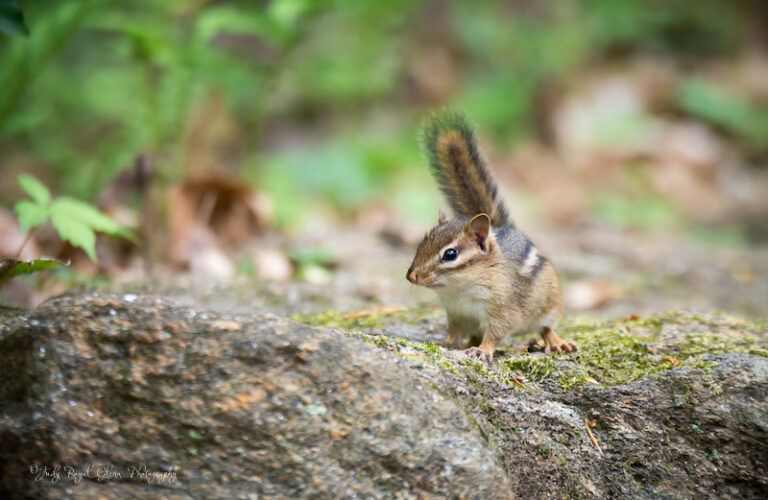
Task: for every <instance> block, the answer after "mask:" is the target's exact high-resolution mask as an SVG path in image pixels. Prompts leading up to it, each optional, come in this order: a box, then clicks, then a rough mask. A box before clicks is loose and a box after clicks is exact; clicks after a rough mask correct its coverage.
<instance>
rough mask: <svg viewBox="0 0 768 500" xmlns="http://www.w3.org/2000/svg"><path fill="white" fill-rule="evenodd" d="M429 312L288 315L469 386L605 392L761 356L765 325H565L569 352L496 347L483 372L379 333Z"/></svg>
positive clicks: (666, 317)
mask: <svg viewBox="0 0 768 500" xmlns="http://www.w3.org/2000/svg"><path fill="white" fill-rule="evenodd" d="M424 314H426V315H427V316H428V317H429V318H431V319H432V320H434V319H435V311H434V310H431V311H426V312H425V311H424V310H405V311H398V312H396V313H392V314H387V315H385V317H384V316H382V315H375V314H372V315H366V316H363V317H355V316H354V315H352V316H350V315H348V314H347V315H345V314H343V313H340V312H337V311H329V312H327V313H323V314H321V315H316V316H312V317H304V318H302V317H294V319H295V320H297V321H302V322H305V323H308V324H312V325H324V326H330V327H334V328H340V329H342V330H344V331H345V333H347V334H348V335H352V336H355V337H357V338H360V339H362V340H364V341H366V342H368V343H371V344H373V345H376V346H377V347H380V348H384V349H388V350H390V351H393V352H396V353H398V354H399V355H400V356H402V357H405V358H411V359H414V360H415V361H418V362H424V363H428V364H431V365H434V366H437V367H438V368H440V369H441V370H444V371H447V372H449V373H451V374H455V375H462V376H465V377H466V378H467V379H468V380H470V381H477V382H481V381H485V382H495V383H498V384H501V385H503V386H506V387H510V388H513V389H520V388H522V387H525V383H526V382H534V383H546V384H555V385H557V386H559V387H561V388H562V389H572V388H575V387H578V386H582V385H585V384H595V385H602V386H612V385H619V384H627V383H630V382H632V381H634V380H637V379H639V378H641V377H645V376H649V375H653V374H655V373H659V372H663V371H667V370H671V369H676V368H680V367H684V366H690V367H696V368H704V369H708V368H711V367H712V366H713V365H714V363H713V362H711V361H706V360H702V359H701V356H702V355H707V354H720V353H724V352H731V351H740V352H747V353H750V354H756V355H760V356H765V357H768V333H767V332H768V327H767V326H768V325H766V323H765V322H748V321H744V320H741V319H737V318H732V317H727V316H715V315H712V316H709V315H708V316H701V315H692V314H688V313H684V312H678V311H674V312H668V313H662V314H657V315H653V316H649V317H646V318H638V319H632V320H626V321H625V320H619V321H595V320H589V319H584V318H578V317H576V318H569V319H566V320H565V321H564V322H563V324H562V325H561V326H560V328H559V333H560V334H561V335H562V336H563V337H565V338H567V339H569V340H572V341H574V342H576V344H577V345H578V346H579V351H578V352H576V353H572V354H559V355H546V354H541V353H532V354H529V353H525V352H520V350H519V349H516V348H510V347H502V348H501V349H500V350H499V352H498V353H497V357H496V359H495V360H494V362H493V363H492V364H491V365H490V366H486V365H485V364H483V363H481V362H479V361H476V360H474V359H470V358H467V357H466V356H464V355H463V353H462V352H461V351H456V350H450V349H446V348H444V347H441V346H439V345H437V344H435V343H433V342H418V341H412V340H408V339H404V338H396V337H388V336H385V335H383V334H382V333H381V331H379V329H380V328H381V327H382V325H384V322H385V321H386V322H387V324H392V323H393V322H394V323H396V322H398V321H401V322H413V321H414V319H416V320H418V318H419V317H420V315H424Z"/></svg>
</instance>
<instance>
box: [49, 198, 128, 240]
mask: <svg viewBox="0 0 768 500" xmlns="http://www.w3.org/2000/svg"><path fill="white" fill-rule="evenodd" d="M51 213H53V214H59V215H60V216H63V217H64V218H65V219H71V220H75V221H78V222H80V223H81V224H83V225H85V226H87V227H89V228H90V229H92V230H94V231H101V232H102V233H107V234H111V235H120V236H126V237H130V236H131V232H130V231H129V230H128V229H127V228H126V227H124V226H122V225H120V224H118V223H117V222H115V220H113V219H112V218H111V217H109V216H108V215H106V214H104V213H103V212H100V211H99V210H98V209H97V208H96V207H94V206H93V205H90V204H88V203H86V202H84V201H80V200H78V199H76V198H70V197H69V196H61V197H59V198H56V199H55V200H54V201H53V203H52V204H51Z"/></svg>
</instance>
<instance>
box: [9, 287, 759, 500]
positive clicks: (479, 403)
mask: <svg viewBox="0 0 768 500" xmlns="http://www.w3.org/2000/svg"><path fill="white" fill-rule="evenodd" d="M397 321H400V322H403V323H405V322H406V321H405V319H404V318H399V319H398V320H397ZM676 321H677V322H676V323H675V322H672V321H670V322H669V324H665V322H664V321H655V322H654V323H653V325H652V326H653V328H654V329H655V330H654V331H656V332H657V333H656V337H654V341H653V343H652V344H648V345H646V344H644V343H642V342H640V341H638V340H636V339H635V337H638V338H643V339H645V338H646V337H644V336H643V335H645V334H646V333H647V332H645V330H644V329H643V328H645V327H641V326H640V325H638V326H637V327H633V328H632V329H630V328H626V327H621V332H620V334H621V335H618V338H619V339H620V340H621V341H622V342H628V340H627V339H630V340H631V341H632V343H630V344H627V345H628V346H629V347H627V348H628V349H630V350H635V351H636V350H638V349H641V350H642V352H643V354H642V356H641V355H640V354H638V357H637V359H635V360H633V363H634V364H632V365H631V366H632V369H633V370H635V369H638V370H639V368H637V367H638V366H640V367H642V368H643V369H644V370H647V371H648V373H649V374H641V375H637V373H640V372H637V373H635V372H632V376H631V377H629V378H628V380H629V379H631V380H632V381H631V382H629V383H623V382H622V383H616V384H610V383H597V381H595V380H593V379H592V377H593V376H594V377H599V375H598V374H600V373H603V372H600V371H599V369H600V366H599V365H596V364H595V363H596V361H595V360H596V359H598V358H599V356H598V354H600V355H602V354H604V353H607V354H609V355H612V356H614V357H616V356H617V353H622V352H623V351H620V350H611V348H605V347H601V348H598V345H597V343H595V344H593V345H592V346H589V345H582V348H583V350H582V351H581V353H580V354H578V355H569V356H561V357H558V358H552V357H545V356H543V355H539V354H537V355H527V354H509V353H507V354H501V355H500V357H499V359H497V360H496V361H495V362H494V365H493V366H492V367H491V368H490V369H488V368H486V367H484V366H483V365H482V364H480V363H477V362H475V361H472V360H468V359H466V358H465V357H462V356H461V353H457V352H452V351H451V352H449V351H446V350H444V349H442V348H438V347H436V346H435V345H434V344H430V343H425V342H414V341H412V340H411V341H409V340H405V339H403V338H402V337H398V335H397V333H398V332H402V331H411V330H414V329H416V330H424V331H428V332H430V333H429V334H428V335H427V337H428V338H432V337H434V338H437V337H438V332H437V331H438V330H440V326H439V323H438V322H439V320H437V319H434V318H433V319H428V320H426V321H421V320H420V321H419V322H418V323H417V324H418V325H420V326H418V327H415V326H414V325H413V324H409V325H408V326H407V327H404V328H395V327H394V326H393V325H391V324H390V325H385V326H384V327H381V326H380V325H379V326H376V325H374V326H370V327H369V328H364V329H352V330H349V329H346V328H344V329H343V330H339V329H329V328H323V327H312V326H307V325H304V324H299V323H296V322H293V321H290V320H286V319H283V318H279V317H276V316H274V315H269V314H258V313H253V314H234V313H232V314H228V315H218V314H214V313H212V312H209V311H205V310H202V309H195V308H192V307H181V306H178V305H174V304H172V303H170V302H168V301H166V300H163V299H158V298H153V297H141V296H135V295H95V294H86V295H81V296H72V297H63V298H60V299H55V300H53V301H50V302H48V303H46V304H45V305H44V306H42V307H40V308H38V309H37V310H35V311H33V312H31V313H20V312H16V313H11V312H8V311H4V312H2V313H0V380H2V383H0V493H2V494H3V496H8V495H14V494H15V495H18V494H24V495H26V496H33V497H61V496H75V495H101V496H110V497H112V496H120V497H123V496H138V495H147V494H148V495H151V496H176V497H181V498H184V497H210V496H216V497H225V496H228V497H235V498H249V497H256V496H259V497H260V496H268V495H277V496H282V497H298V496H301V497H307V496H309V497H313V496H314V497H353V496H362V497H392V496H400V497H413V496H419V495H422V496H423V495H436V496H455V497H465V498H509V497H524V498H532V497H535V498H546V497H557V498H560V497H569V498H578V497H583V498H593V497H594V498H614V497H620V496H623V497H633V498H691V497H696V498H699V497H713V498H714V497H723V496H726V497H728V496H730V497H740V498H750V497H754V498H757V497H761V496H763V495H764V493H765V491H767V490H768V358H766V357H764V356H763V355H755V354H749V353H747V352H727V351H729V349H730V348H731V347H733V346H738V347H739V349H740V350H742V351H749V352H752V351H753V349H752V347H750V346H748V345H747V346H746V347H745V345H746V344H745V343H744V342H745V340H744V339H749V341H750V342H754V339H764V337H765V333H766V332H765V326H764V325H760V326H755V325H754V324H750V325H748V326H743V327H742V326H739V325H741V323H738V322H733V321H723V322H718V321H715V320H708V319H706V318H704V319H695V318H689V319H685V320H676ZM373 323H374V322H371V324H373ZM648 328H651V327H648ZM742 329H744V330H749V332H748V333H749V335H748V336H743V337H742V336H738V335H741V334H742V332H741V330H742ZM582 330H583V331H584V332H587V333H584V334H583V335H589V334H590V333H589V330H590V328H588V327H585V328H582ZM625 330H626V331H625ZM377 332H378V333H377ZM708 332H709V333H712V332H714V333H719V332H722V333H723V335H728V336H729V337H727V338H729V339H731V340H729V341H728V342H730V343H728V342H725V341H723V342H724V344H723V345H724V346H725V347H723V346H715V348H713V349H710V350H704V349H703V348H702V349H701V351H702V352H705V354H701V355H699V348H700V347H701V345H703V344H695V345H696V346H697V347H696V349H694V350H693V351H691V349H687V350H685V349H683V347H680V346H681V345H682V346H685V345H689V344H692V343H694V336H696V337H695V338H700V337H702V336H705V335H706V334H708ZM382 333H384V334H388V335H390V336H385V335H381V334H382ZM572 333H573V334H574V335H575V334H576V331H575V330H574V332H572ZM606 335H607V334H606ZM612 335H613V334H612ZM745 335H746V334H745ZM584 338H586V337H582V339H581V340H580V341H581V342H582V344H583V343H584ZM604 338H608V337H604ZM648 338H650V337H648ZM712 338H719V337H712ZM723 338H726V337H723ZM681 339H682V341H681ZM734 339H735V340H734ZM643 342H645V340H643ZM674 342H679V344H674ZM761 342H763V343H762V344H761V345H760V346H759V348H757V349H754V352H756V353H762V354H764V353H765V349H764V347H765V343H764V340H761ZM673 345H674V346H675V347H674V348H675V349H678V350H677V351H672V350H671V349H672V347H670V346H673ZM646 348H647V349H646ZM665 348H669V349H670V351H669V352H675V353H679V354H676V355H677V356H679V357H680V359H681V360H683V361H682V363H680V360H678V359H675V358H671V357H666V358H668V359H667V361H665V360H664V359H662V358H661V357H660V354H659V353H656V350H659V349H661V350H662V351H663V349H665ZM600 349H602V350H600ZM598 351H599V352H598ZM651 351H653V352H654V353H655V354H647V353H648V352H651ZM662 351H659V352H662ZM627 352H630V351H627ZM632 352H634V351H632ZM663 352H666V351H663ZM691 352H693V354H691ZM590 353H591V354H590ZM683 354H685V355H686V356H687V357H684V356H683ZM590 356H591V357H590ZM670 360H671V361H670ZM657 362H658V363H661V365H659V366H662V365H663V369H662V368H659V366H657V364H656V363H657ZM678 364H679V366H678ZM523 368H524V369H523ZM518 369H520V370H521V371H519V372H518V371H515V370H518ZM545 369H546V370H545ZM505 370H506V371H505ZM545 372H546V373H545ZM518 373H519V374H520V376H519V377H518V376H517V375H516V374H518ZM573 373H576V374H581V375H579V376H578V377H575V376H574V375H573ZM555 375H557V376H555ZM603 375H604V376H605V380H608V379H609V378H610V377H611V376H612V374H611V373H610V372H607V373H603ZM635 375H637V376H635ZM574 377H575V378H574ZM573 380H577V381H578V383H571V382H572V381H573ZM592 382H594V383H592ZM601 382H602V381H601ZM588 425H589V431H588V430H587V426H588ZM590 432H591V433H592V435H593V437H594V439H592V438H590V435H589V433H590ZM57 465H59V466H60V468H59V469H54V468H55V467H56V466H57ZM89 466H91V468H90V469H88V467H89ZM142 466H145V467H146V469H144V468H142ZM43 467H47V468H46V469H43ZM67 467H71V469H68V468H67ZM109 467H111V469H110V468H109ZM54 471H56V472H54ZM163 472H165V473H166V474H165V475H162V473H163ZM56 473H58V474H59V476H58V480H56V476H55V474H56ZM77 473H80V474H85V475H86V476H88V475H90V477H83V478H82V479H81V480H77V477H75V476H76V474H77ZM118 473H119V474H120V475H121V477H117V476H116V474H118ZM131 473H133V475H134V477H130V475H131ZM169 473H170V474H169ZM174 474H175V476H174ZM99 477H101V480H100V479H99ZM174 477H175V480H173V479H174Z"/></svg>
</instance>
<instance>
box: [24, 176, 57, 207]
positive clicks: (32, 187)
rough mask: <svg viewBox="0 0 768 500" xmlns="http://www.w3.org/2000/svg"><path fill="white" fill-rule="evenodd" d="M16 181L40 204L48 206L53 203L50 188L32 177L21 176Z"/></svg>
mask: <svg viewBox="0 0 768 500" xmlns="http://www.w3.org/2000/svg"><path fill="white" fill-rule="evenodd" d="M16 180H17V182H18V183H19V186H21V189H23V190H24V192H25V193H27V195H28V196H29V197H30V198H32V199H33V200H35V202H37V203H38V204H40V205H47V204H48V203H49V202H50V201H51V192H50V191H48V188H47V187H45V185H44V184H43V183H42V182H40V181H39V180H37V179H35V178H34V177H32V176H31V175H27V174H20V175H19V176H18V177H17V178H16Z"/></svg>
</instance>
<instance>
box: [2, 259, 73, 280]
mask: <svg viewBox="0 0 768 500" xmlns="http://www.w3.org/2000/svg"><path fill="white" fill-rule="evenodd" d="M68 265H69V264H67V263H64V262H61V261H58V260H53V259H35V260H31V261H23V260H16V259H0V283H2V282H3V281H6V280H9V279H11V278H15V277H16V276H21V275H22V274H33V273H39V272H40V271H46V270H48V269H55V268H57V267H62V266H68Z"/></svg>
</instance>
